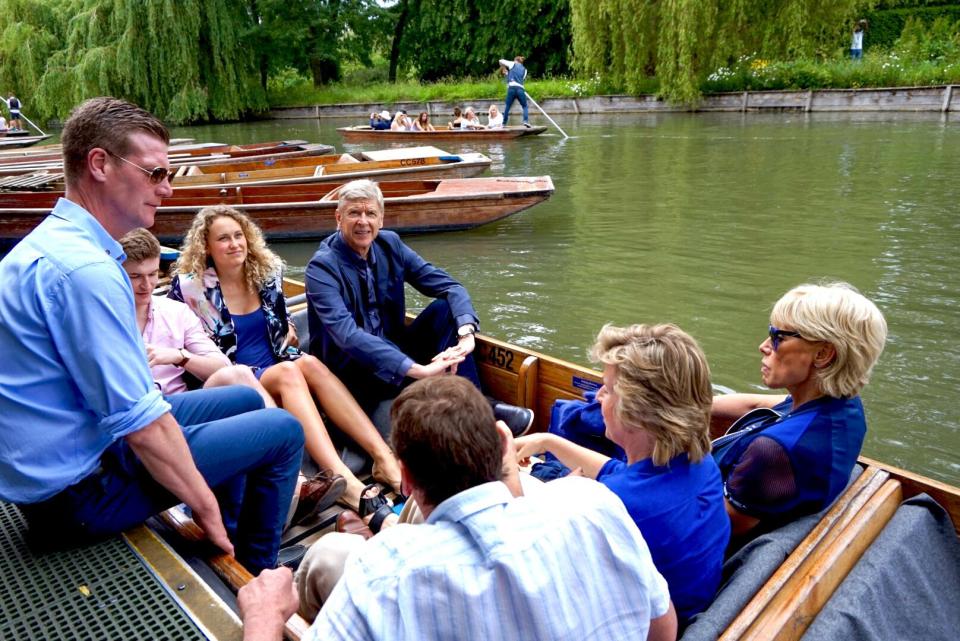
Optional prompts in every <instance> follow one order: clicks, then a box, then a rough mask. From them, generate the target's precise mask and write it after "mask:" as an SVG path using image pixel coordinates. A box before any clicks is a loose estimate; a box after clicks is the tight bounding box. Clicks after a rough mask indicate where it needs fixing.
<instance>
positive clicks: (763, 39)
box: [570, 0, 875, 103]
mask: <svg viewBox="0 0 960 641" xmlns="http://www.w3.org/2000/svg"><path fill="white" fill-rule="evenodd" d="M873 4H875V0H832V1H831V2H822V1H821V0H781V1H779V2H769V1H768V0H570V9H571V26H572V30H573V50H574V66H575V68H576V69H577V70H578V71H579V72H580V73H584V74H587V75H591V76H592V75H594V74H598V75H600V76H601V77H602V78H603V79H604V80H605V81H606V83H607V84H610V85H613V86H617V87H622V88H624V89H625V90H627V91H628V92H631V93H637V92H638V91H639V89H638V88H639V86H640V84H641V82H642V81H643V79H644V78H646V77H649V76H654V75H655V76H656V77H657V78H658V79H659V81H660V92H661V95H662V96H663V97H664V98H667V99H668V100H672V101H674V102H681V103H693V102H696V101H697V100H698V99H699V97H700V91H699V88H698V87H699V83H700V81H701V80H702V79H703V78H704V77H705V76H706V75H707V74H709V73H710V72H711V71H713V70H714V69H716V68H717V67H720V66H724V65H727V64H729V63H730V62H732V61H733V60H735V59H736V58H738V57H739V56H741V55H751V54H754V53H756V54H757V55H759V56H762V57H767V58H784V57H787V58H799V57H811V56H821V55H824V54H825V53H826V52H829V51H832V50H835V49H836V48H837V47H838V46H842V45H843V43H845V41H846V40H845V39H847V38H849V34H850V31H851V30H852V28H853V22H854V20H855V19H856V18H857V17H859V12H862V11H864V10H866V9H868V8H870V7H871V6H872V5H873Z"/></svg>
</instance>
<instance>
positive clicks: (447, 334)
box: [305, 180, 533, 434]
mask: <svg viewBox="0 0 960 641" xmlns="http://www.w3.org/2000/svg"><path fill="white" fill-rule="evenodd" d="M339 197H340V200H339V202H338V203H337V212H336V220H337V233H335V234H333V235H332V236H329V237H327V239H326V240H324V241H323V242H322V243H320V247H319V248H318V249H317V252H316V253H315V254H314V255H313V258H312V259H311V260H310V263H309V264H308V265H307V270H306V274H305V276H306V281H307V302H308V306H307V308H308V311H307V319H308V322H309V329H310V353H311V354H313V355H314V356H316V357H317V358H319V359H320V360H321V361H323V362H324V363H326V365H327V367H329V368H330V369H331V370H332V371H333V372H334V374H336V375H337V376H338V377H340V380H342V381H343V382H344V384H345V385H346V386H347V388H348V389H349V390H350V391H351V392H352V393H353V395H354V397H355V398H356V399H357V401H358V402H359V403H360V405H361V406H362V407H363V408H364V410H365V411H367V413H368V414H371V415H373V416H374V423H375V424H378V426H379V427H380V428H381V430H382V431H383V432H384V433H385V432H386V430H387V429H388V428H387V425H386V421H385V420H384V418H383V416H382V412H377V411H376V410H377V408H378V406H379V405H380V404H381V403H382V402H383V401H388V400H392V399H393V398H395V397H396V396H397V394H399V393H400V390H402V389H403V388H404V387H405V386H406V385H408V384H409V383H411V382H412V381H413V380H415V379H421V378H429V377H431V376H440V375H443V374H447V373H455V374H459V375H461V376H464V377H466V378H467V379H468V380H470V381H471V382H472V383H473V384H474V385H476V386H477V388H479V387H480V379H479V376H478V374H477V366H476V364H475V363H474V362H473V356H472V353H473V349H474V346H475V342H474V334H475V333H476V332H477V330H478V328H479V324H480V321H479V318H478V317H477V312H476V310H475V309H474V308H473V303H472V302H471V300H470V295H469V294H468V293H467V290H466V288H464V286H463V285H461V284H460V283H458V282H457V281H456V280H454V279H453V278H452V277H451V276H450V275H449V274H448V273H447V272H445V271H444V270H442V269H440V268H439V267H435V266H433V265H431V264H430V263H428V262H427V261H425V260H424V259H423V258H421V257H420V256H419V255H418V254H417V253H416V252H414V251H413V250H412V249H410V248H409V247H408V246H407V245H406V244H404V243H403V241H401V240H400V237H399V236H397V234H396V233H394V232H392V231H386V230H381V228H382V227H383V193H382V192H381V191H380V188H379V187H378V186H377V184H376V183H374V182H372V181H370V180H355V181H353V182H350V183H347V184H346V185H344V186H343V187H342V188H341V189H340V194H339ZM404 283H409V284H410V285H411V286H413V287H414V288H415V289H416V290H417V291H419V292H420V293H421V294H423V295H425V296H429V297H431V298H434V299H435V300H434V301H433V302H432V303H430V305H428V306H427V308H426V309H424V310H423V311H422V312H421V313H420V315H419V316H417V318H416V320H415V321H413V323H412V324H410V325H407V324H406V322H405V318H406V300H405V295H404ZM494 414H495V415H496V416H497V419H498V420H502V421H504V422H505V423H506V424H507V425H508V426H509V427H510V429H511V431H513V432H514V433H515V434H521V433H523V432H525V431H526V430H527V429H529V427H530V425H531V424H532V423H533V411H532V410H529V409H526V408H520V407H514V406H512V405H507V404H505V403H495V404H494Z"/></svg>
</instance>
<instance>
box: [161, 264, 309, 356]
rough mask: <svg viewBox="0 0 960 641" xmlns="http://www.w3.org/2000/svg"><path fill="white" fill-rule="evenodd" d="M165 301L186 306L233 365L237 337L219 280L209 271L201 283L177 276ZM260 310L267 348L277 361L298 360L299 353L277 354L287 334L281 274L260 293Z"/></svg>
mask: <svg viewBox="0 0 960 641" xmlns="http://www.w3.org/2000/svg"><path fill="white" fill-rule="evenodd" d="M167 297H168V298H172V299H174V300H178V301H181V302H183V303H186V304H187V305H188V306H189V307H190V309H192V310H193V312H194V313H195V314H196V315H197V316H198V317H199V318H200V322H201V323H202V324H203V328H204V329H205V330H206V332H207V334H209V336H210V338H212V339H213V342H214V343H216V344H217V347H219V348H220V351H222V352H223V353H224V354H226V355H227V357H228V358H229V359H230V361H231V362H236V356H237V334H236V330H235V329H234V327H233V319H232V318H230V310H228V309H227V303H226V301H225V300H224V299H223V292H222V291H221V289H220V279H219V278H218V277H217V271H216V269H214V268H213V267H208V268H207V269H206V271H204V272H203V276H202V278H201V279H199V280H198V279H197V278H196V277H195V276H194V275H193V274H177V275H176V276H174V277H173V282H172V283H171V284H170V292H169V293H168V294H167ZM260 307H261V308H262V309H263V315H264V317H265V318H266V319H267V332H268V334H269V335H270V347H271V348H272V350H273V353H274V355H275V356H276V357H277V360H278V361H285V360H292V359H295V358H298V357H299V356H300V352H299V350H296V349H292V350H290V353H288V350H286V349H285V350H283V351H282V352H281V351H280V347H281V346H282V345H283V340H284V339H285V338H286V337H287V332H288V331H289V329H290V328H289V320H288V317H287V304H286V301H285V300H284V298H283V274H282V273H281V272H279V271H277V272H276V273H275V274H274V275H273V276H272V277H271V278H270V279H269V280H268V281H267V282H266V283H265V284H264V286H263V287H262V288H261V289H260Z"/></svg>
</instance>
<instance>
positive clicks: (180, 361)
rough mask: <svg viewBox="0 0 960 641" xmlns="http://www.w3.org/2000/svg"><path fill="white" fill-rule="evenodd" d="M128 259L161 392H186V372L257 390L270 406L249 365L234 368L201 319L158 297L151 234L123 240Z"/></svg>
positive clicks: (156, 246)
mask: <svg viewBox="0 0 960 641" xmlns="http://www.w3.org/2000/svg"><path fill="white" fill-rule="evenodd" d="M120 245H121V246H122V247H123V251H124V253H125V254H126V255H127V259H126V261H124V263H123V269H124V271H126V272H127V276H129V277H130V283H131V284H132V285H133V299H134V302H135V303H136V307H137V326H138V327H139V328H140V333H141V335H142V336H143V343H144V345H145V347H146V349H147V362H148V363H149V365H150V372H151V373H152V374H153V380H154V381H155V382H156V384H157V386H158V387H159V388H160V391H161V392H162V393H163V394H165V395H167V396H169V395H170V394H178V393H180V392H186V391H187V389H188V386H187V381H186V380H185V378H184V376H185V374H188V373H189V374H191V375H193V376H194V377H196V378H197V379H199V380H200V381H202V382H203V387H205V388H209V387H222V386H224V385H245V386H247V387H252V388H254V389H256V390H257V391H258V392H259V393H260V396H262V397H263V401H264V403H265V404H266V406H267V407H276V403H274V401H273V398H272V397H271V396H270V394H268V393H267V391H266V390H265V389H263V386H262V385H260V383H259V382H258V381H257V379H256V377H254V375H253V373H252V372H251V371H250V368H249V367H246V366H245V365H232V364H231V363H230V359H229V358H227V356H226V355H225V354H224V353H223V352H221V351H220V349H219V348H218V347H217V346H216V344H214V342H213V341H212V340H211V339H210V338H209V337H208V336H207V334H206V332H205V331H204V330H203V326H202V325H201V324H200V319H199V318H197V316H196V314H194V313H193V311H191V310H190V308H189V307H187V306H186V305H184V304H183V303H181V302H178V301H175V300H171V299H169V298H165V297H162V296H154V295H153V290H154V289H156V287H157V281H158V280H159V278H160V243H159V242H158V241H157V239H156V238H155V237H154V235H153V234H151V233H150V232H149V231H147V230H146V229H143V228H139V229H134V230H133V231H131V232H129V233H128V234H127V235H125V236H124V237H123V238H121V239H120Z"/></svg>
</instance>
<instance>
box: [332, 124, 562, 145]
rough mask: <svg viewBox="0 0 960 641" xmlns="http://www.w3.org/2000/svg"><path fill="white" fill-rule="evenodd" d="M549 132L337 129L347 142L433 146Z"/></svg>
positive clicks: (526, 129)
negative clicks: (437, 142)
mask: <svg viewBox="0 0 960 641" xmlns="http://www.w3.org/2000/svg"><path fill="white" fill-rule="evenodd" d="M546 130H547V128H546V127H519V126H518V127H514V126H510V127H503V128H501V129H437V130H436V131H392V130H390V129H372V128H371V127H370V126H368V125H360V126H357V127H340V128H339V129H337V131H338V132H340V135H341V136H343V139H344V141H346V142H414V141H416V142H417V144H420V145H425V144H433V141H435V140H442V141H444V142H451V141H470V142H477V141H482V140H485V141H489V142H497V141H499V140H513V139H514V138H520V137H522V136H537V135H539V134H542V133H543V132H545V131H546Z"/></svg>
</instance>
